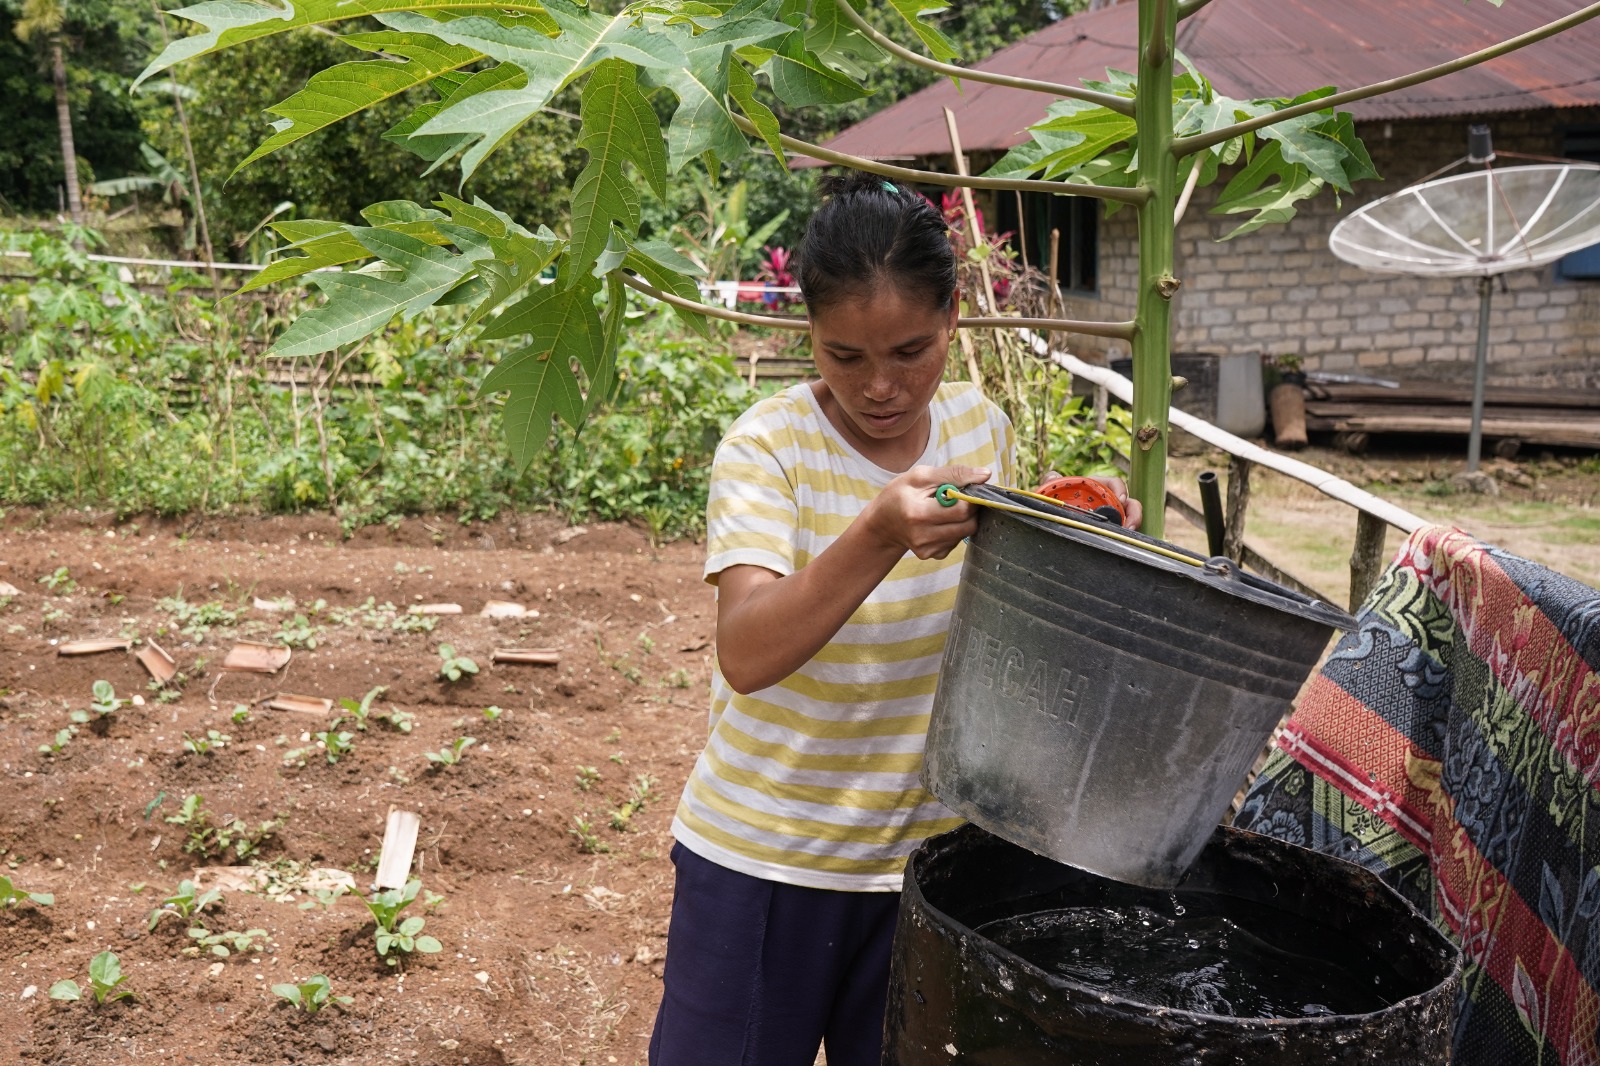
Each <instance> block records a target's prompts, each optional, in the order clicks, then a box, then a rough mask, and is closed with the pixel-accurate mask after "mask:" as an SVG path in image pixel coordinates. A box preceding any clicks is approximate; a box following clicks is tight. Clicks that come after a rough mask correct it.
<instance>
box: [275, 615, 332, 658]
mask: <svg viewBox="0 0 1600 1066" xmlns="http://www.w3.org/2000/svg"><path fill="white" fill-rule="evenodd" d="M321 638H322V627H321V626H316V625H312V624H311V623H310V622H309V621H307V620H306V616H305V615H303V614H297V615H295V616H294V617H293V618H290V619H288V620H287V621H285V622H284V623H283V624H282V625H280V626H279V627H278V632H277V633H275V634H274V639H276V640H277V642H278V643H279V644H282V645H283V646H284V647H286V648H306V649H308V650H309V649H312V648H315V647H316V646H317V641H318V640H320V639H321Z"/></svg>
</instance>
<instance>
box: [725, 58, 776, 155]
mask: <svg viewBox="0 0 1600 1066" xmlns="http://www.w3.org/2000/svg"><path fill="white" fill-rule="evenodd" d="M728 95H729V96H731V97H733V100H734V103H736V104H738V105H739V110H740V111H743V112H744V116H745V118H748V119H749V120H750V122H751V124H752V125H754V126H755V128H756V132H757V133H759V134H761V139H762V140H763V141H766V142H767V147H768V148H770V149H772V154H773V155H775V156H777V157H778V165H779V166H781V167H783V169H784V170H788V169H789V160H788V158H787V157H785V156H784V154H783V141H782V140H781V139H780V132H781V131H780V130H779V129H778V116H777V115H774V114H773V113H772V108H770V107H768V106H767V105H766V104H764V103H762V102H761V101H760V100H758V99H757V98H756V79H755V78H753V77H752V76H751V75H750V72H749V71H748V70H746V69H744V64H743V63H740V62H738V61H737V60H734V61H731V62H730V63H729V64H728ZM736 132H738V131H737V130H736ZM740 136H741V138H742V137H743V134H742V133H741V135H740Z"/></svg>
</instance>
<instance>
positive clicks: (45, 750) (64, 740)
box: [39, 725, 78, 755]
mask: <svg viewBox="0 0 1600 1066" xmlns="http://www.w3.org/2000/svg"><path fill="white" fill-rule="evenodd" d="M77 735H78V727H77V726H71V725H69V726H67V728H65V729H58V730H56V736H55V739H54V740H52V741H51V742H50V743H48V744H40V745H39V754H41V755H60V754H61V752H62V750H63V749H64V748H65V747H66V746H67V745H68V744H70V743H72V738H73V737H75V736H77Z"/></svg>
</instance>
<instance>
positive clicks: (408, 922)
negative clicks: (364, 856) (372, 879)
mask: <svg viewBox="0 0 1600 1066" xmlns="http://www.w3.org/2000/svg"><path fill="white" fill-rule="evenodd" d="M421 890H422V882H421V881H419V880H417V879H416V878H412V879H411V880H409V881H407V882H406V885H405V887H404V888H391V889H385V890H384V891H382V892H374V893H373V894H372V895H371V896H370V897H368V896H362V897H361V902H363V903H365V904H366V905H367V911H368V912H369V913H370V914H371V915H372V921H373V923H374V925H375V926H376V929H375V930H374V932H373V939H374V941H375V943H376V946H377V949H378V955H379V957H380V958H382V959H383V960H384V962H386V963H388V964H389V965H390V966H398V965H400V963H401V961H402V959H405V958H409V957H410V956H411V954H412V953H413V952H416V953H418V954H422V955H435V954H438V953H439V952H440V951H443V950H444V946H443V945H442V944H440V943H439V941H438V940H436V939H434V938H433V937H431V936H424V935H423V934H422V929H423V926H424V925H426V924H427V923H426V920H425V919H423V918H419V917H417V916H415V915H413V916H412V917H410V918H405V919H401V918H400V912H401V911H403V910H405V909H406V908H407V907H409V906H410V905H411V902H412V901H413V900H415V899H416V898H417V893H418V892H419V891H421ZM397 923H398V924H397ZM391 951H392V952H394V953H395V954H393V955H391V954H390V952H391Z"/></svg>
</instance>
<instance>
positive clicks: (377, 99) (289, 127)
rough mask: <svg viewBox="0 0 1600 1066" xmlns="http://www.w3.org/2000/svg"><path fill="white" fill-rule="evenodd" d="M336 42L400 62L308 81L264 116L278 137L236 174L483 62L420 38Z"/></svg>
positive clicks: (362, 64) (342, 67)
mask: <svg viewBox="0 0 1600 1066" xmlns="http://www.w3.org/2000/svg"><path fill="white" fill-rule="evenodd" d="M340 40H342V41H344V43H345V44H348V45H350V46H352V47H354V48H360V49H363V50H365V51H368V52H383V53H387V54H389V55H393V56H398V57H400V61H399V62H397V61H395V60H393V59H376V60H361V61H357V62H353V63H340V64H339V65H338V66H334V67H329V68H328V69H327V70H324V71H321V72H319V73H317V74H314V75H312V77H311V80H310V81H308V82H306V87H305V88H304V89H301V90H300V91H299V92H297V93H295V94H294V95H293V96H291V97H289V98H288V99H287V100H284V101H283V102H282V103H278V104H273V105H272V106H271V107H269V108H267V111H268V113H270V114H273V115H277V116H279V120H278V121H277V122H274V123H273V127H274V129H275V130H276V131H277V132H275V133H273V135H272V136H270V137H268V138H267V139H266V140H265V141H263V142H261V144H260V146H259V147H257V148H256V150H255V151H253V152H251V153H250V154H249V155H248V156H246V157H245V159H244V161H243V162H242V163H240V164H239V165H238V166H237V167H234V168H233V173H234V174H238V173H239V171H241V170H243V169H244V168H245V167H247V166H249V165H250V164H251V163H254V162H255V161H256V160H257V159H260V158H261V157H262V156H265V155H270V154H271V153H273V152H276V151H277V150H278V149H279V148H282V147H284V146H286V145H290V144H293V143H294V142H295V141H298V140H300V139H301V138H303V137H309V136H310V135H311V134H313V133H316V132H317V131H318V130H321V129H325V128H326V127H328V126H331V125H333V124H334V123H335V122H338V121H340V120H341V119H346V118H349V117H350V116H351V115H354V114H356V113H357V112H359V111H364V110H366V109H367V108H369V107H372V106H374V105H375V104H379V103H382V102H383V101H384V100H388V99H390V98H391V97H395V96H398V95H400V94H401V93H403V92H405V91H406V90H408V89H414V88H416V87H417V86H419V85H424V84H427V83H428V82H430V81H432V80H433V79H434V78H436V77H438V76H439V75H440V74H442V73H444V72H445V71H451V70H455V69H457V68H459V67H464V66H466V65H467V64H468V63H471V62H473V61H474V60H477V59H480V58H482V56H481V54H480V53H478V52H475V51H473V50H472V49H470V48H462V47H459V46H457V45H449V44H440V43H439V42H438V41H436V40H434V39H433V38H431V37H427V36H424V35H422V34H411V33H394V32H388V33H352V34H347V35H346V36H344V37H342V38H340Z"/></svg>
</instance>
